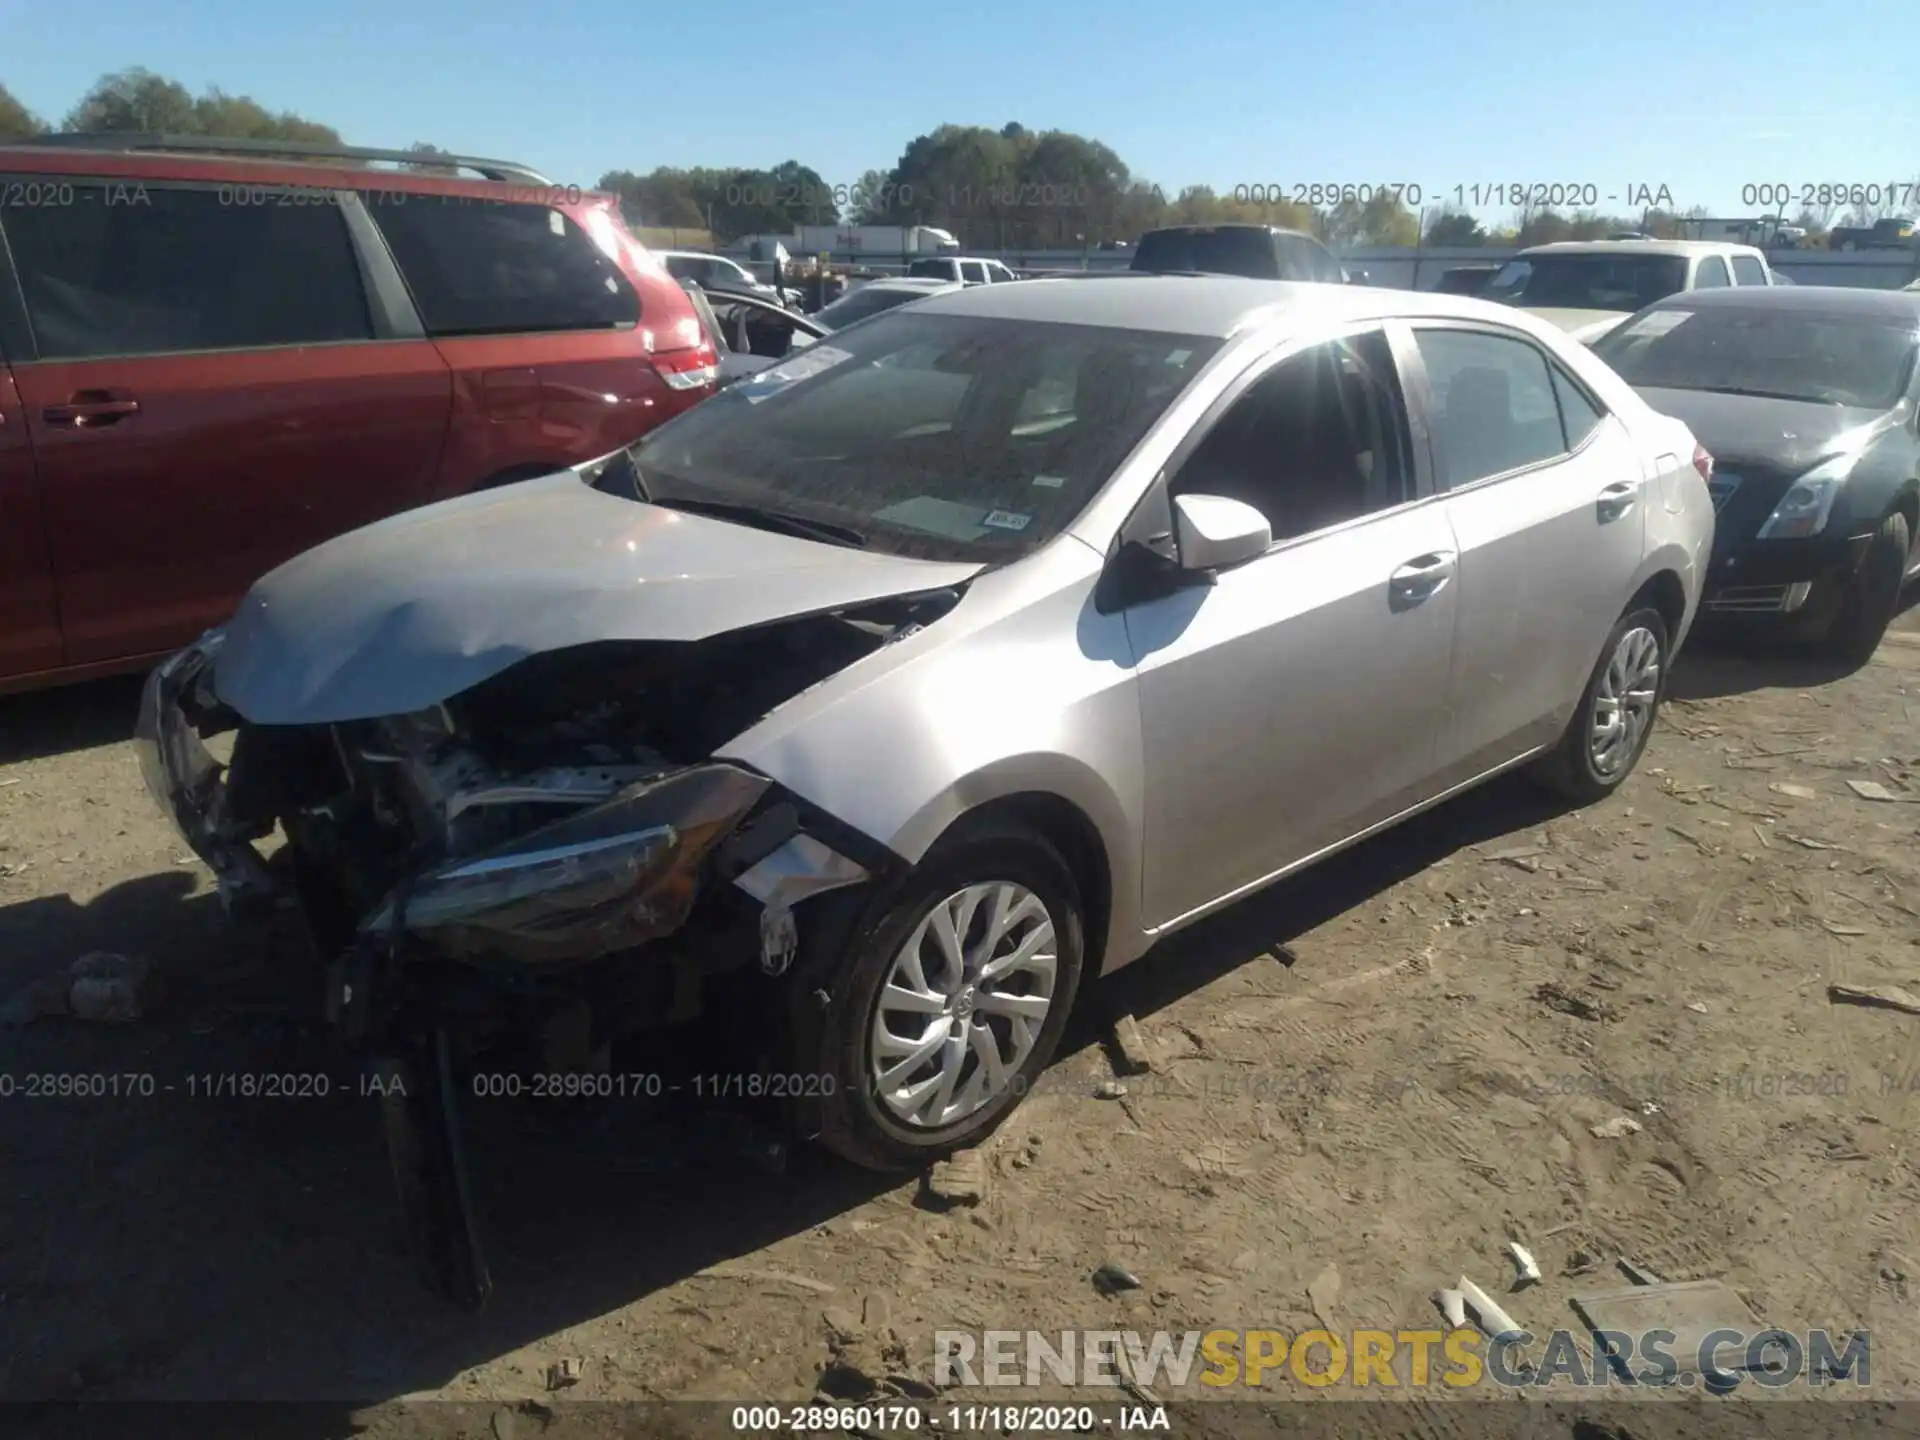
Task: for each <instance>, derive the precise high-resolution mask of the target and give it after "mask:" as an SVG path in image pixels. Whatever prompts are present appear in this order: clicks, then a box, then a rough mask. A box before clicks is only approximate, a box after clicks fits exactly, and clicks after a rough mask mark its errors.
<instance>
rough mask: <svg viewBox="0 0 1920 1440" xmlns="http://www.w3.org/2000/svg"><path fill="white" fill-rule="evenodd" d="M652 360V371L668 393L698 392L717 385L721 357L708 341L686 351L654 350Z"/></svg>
mask: <svg viewBox="0 0 1920 1440" xmlns="http://www.w3.org/2000/svg"><path fill="white" fill-rule="evenodd" d="M652 358H653V368H654V372H655V373H656V374H657V375H659V377H660V378H661V379H662V380H664V381H666V382H667V388H668V389H669V390H699V389H703V388H705V387H706V386H709V385H715V384H718V383H719V380H720V356H719V354H718V352H717V351H715V350H714V348H713V346H712V344H711V343H710V342H708V341H705V340H702V341H701V342H700V343H699V344H698V345H695V346H693V347H692V348H691V349H688V350H667V351H659V350H656V351H655V352H654V353H653V357H652Z"/></svg>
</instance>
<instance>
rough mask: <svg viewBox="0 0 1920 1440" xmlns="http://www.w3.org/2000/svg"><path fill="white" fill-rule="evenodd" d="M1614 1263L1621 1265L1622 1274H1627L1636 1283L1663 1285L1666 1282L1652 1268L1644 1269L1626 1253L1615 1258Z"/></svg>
mask: <svg viewBox="0 0 1920 1440" xmlns="http://www.w3.org/2000/svg"><path fill="white" fill-rule="evenodd" d="M1614 1264H1616V1265H1618V1266H1619V1267H1620V1273H1621V1274H1623V1275H1625V1276H1626V1277H1627V1279H1629V1280H1631V1281H1632V1282H1633V1283H1634V1284H1636V1285H1661V1284H1664V1283H1665V1282H1664V1281H1662V1280H1661V1278H1660V1277H1659V1276H1658V1275H1656V1274H1654V1273H1653V1272H1652V1271H1651V1270H1642V1269H1641V1268H1640V1267H1639V1266H1638V1265H1636V1264H1634V1263H1633V1262H1632V1261H1631V1260H1629V1259H1627V1257H1626V1256H1624V1255H1622V1256H1620V1257H1619V1259H1617V1260H1615V1261H1614Z"/></svg>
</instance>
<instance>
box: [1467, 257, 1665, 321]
mask: <svg viewBox="0 0 1920 1440" xmlns="http://www.w3.org/2000/svg"><path fill="white" fill-rule="evenodd" d="M1686 288H1687V262H1686V257H1684V256H1681V255H1530V256H1522V257H1521V258H1519V259H1517V260H1511V261H1509V262H1508V263H1507V264H1506V266H1505V267H1504V268H1503V269H1502V270H1501V271H1500V273H1499V274H1498V275H1496V276H1494V277H1493V283H1492V284H1491V285H1489V286H1488V287H1487V289H1486V291H1485V295H1486V298H1487V299H1489V300H1503V301H1505V302H1506V303H1507V304H1509V305H1527V306H1532V307H1534V308H1536V309H1542V310H1629V311H1631V310H1642V309H1645V308H1646V307H1647V306H1649V305H1651V304H1653V302H1654V301H1656V300H1664V299H1666V297H1667V296H1669V295H1672V294H1675V293H1676V292H1678V291H1681V290H1684V289H1686Z"/></svg>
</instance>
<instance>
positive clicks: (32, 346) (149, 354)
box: [0, 173, 426, 365]
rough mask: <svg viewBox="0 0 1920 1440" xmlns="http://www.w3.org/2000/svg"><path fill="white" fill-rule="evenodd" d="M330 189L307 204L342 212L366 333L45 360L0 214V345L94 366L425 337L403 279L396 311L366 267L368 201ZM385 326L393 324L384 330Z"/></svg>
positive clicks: (153, 184)
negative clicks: (363, 228)
mask: <svg viewBox="0 0 1920 1440" xmlns="http://www.w3.org/2000/svg"><path fill="white" fill-rule="evenodd" d="M14 178H16V177H14V176H11V175H8V174H0V186H4V185H6V184H7V183H10V181H11V180H12V179H14ZM30 178H32V179H33V180H34V181H35V182H37V183H39V184H43V185H46V184H52V185H71V186H73V187H75V188H76V189H77V188H79V187H81V186H87V187H90V188H96V189H97V188H108V189H111V188H113V187H114V186H115V185H116V184H118V185H120V186H121V188H135V187H137V188H138V189H140V190H143V191H147V192H149V193H150V192H153V191H156V190H164V191H196V192H198V191H211V192H212V193H213V195H214V196H215V198H216V199H217V198H218V196H219V194H220V192H221V191H222V190H238V189H248V190H261V191H272V190H288V191H291V190H293V189H295V188H296V187H294V186H291V185H266V184H260V185H253V184H250V183H249V182H246V181H240V180H221V181H213V180H174V179H169V178H166V177H160V178H157V179H148V178H146V177H144V176H142V177H139V178H137V179H127V180H121V179H119V178H118V177H115V176H110V175H86V174H80V173H75V174H59V175H53V174H47V175H41V174H37V173H36V174H34V175H33V176H32V177H30ZM318 188H319V187H314V189H315V191H317V190H318ZM332 193H333V197H334V203H333V204H331V205H318V204H317V205H314V206H312V207H310V208H316V209H322V210H337V211H339V212H340V219H341V228H342V229H343V230H344V231H345V232H346V238H347V246H348V250H349V252H350V253H351V255H352V257H353V267H354V270H355V272H356V273H357V274H358V275H359V278H360V291H361V296H362V298H363V299H364V300H365V302H366V306H367V320H368V324H369V328H370V329H371V330H372V331H373V333H372V334H371V335H369V336H364V337H360V338H356V339H348V340H288V341H282V342H280V343H278V344H274V345H217V346H205V347H198V348H195V349H191V350H140V351H125V352H121V351H115V352H114V353H112V354H110V355H87V356H82V357H78V358H75V357H71V356H56V357H54V358H52V359H48V358H46V357H45V356H43V355H41V353H40V340H39V336H38V335H37V334H36V332H35V331H34V328H33V320H32V317H31V315H30V314H29V313H28V311H27V296H26V286H25V284H24V283H23V282H22V280H21V278H20V272H19V268H18V267H17V266H16V265H15V264H14V261H13V251H12V247H11V246H10V245H9V243H8V241H7V235H6V221H5V219H4V217H0V279H4V280H5V282H6V283H5V284H4V285H0V349H5V350H8V351H12V352H13V359H12V362H11V363H13V364H15V365H98V364H102V363H113V364H118V363H121V362H132V361H139V360H167V359H177V358H179V357H180V356H183V355H267V354H272V353H273V352H274V351H277V350H335V349H339V348H340V347H342V346H346V345H377V344H379V343H380V342H381V341H389V340H408V339H424V338H425V336H426V331H425V329H424V328H421V329H419V330H418V331H417V332H416V333H412V334H410V333H408V330H407V314H411V315H412V319H413V323H414V324H415V325H416V326H418V325H419V315H418V313H417V312H414V311H413V306H412V300H411V298H406V297H407V292H406V289H405V286H404V283H402V286H401V290H400V294H401V296H402V297H403V298H405V299H406V314H396V313H395V312H394V311H393V310H392V308H391V304H392V299H393V296H392V294H391V292H390V291H387V290H385V289H383V288H382V287H381V286H380V285H379V284H378V282H377V280H376V275H375V272H374V270H373V269H370V267H369V264H368V260H369V256H368V255H367V253H366V250H365V248H364V247H363V245H362V242H361V239H360V236H359V234H358V233H356V223H355V216H356V215H357V216H358V217H359V219H360V220H361V221H362V222H364V223H365V224H366V225H369V226H371V225H372V223H373V221H372V218H371V217H370V216H369V215H368V214H367V211H366V202H365V200H364V199H362V198H361V194H360V192H359V191H358V190H344V189H340V188H337V187H333V189H332ZM263 208H264V207H263ZM376 238H379V239H380V243H381V245H382V246H383V247H384V245H385V243H386V242H385V239H384V238H382V237H379V236H378V235H377V232H376ZM388 263H389V265H391V264H392V257H391V256H389V257H388ZM393 278H394V279H395V280H396V281H398V280H399V268H398V267H397V266H394V267H393ZM16 306H17V307H18V313H17V318H16V315H15V314H13V313H10V312H12V311H13V310H14V307H16ZM10 325H17V326H18V333H16V334H14V335H13V336H11V339H12V340H13V341H14V343H13V344H12V345H9V344H8V343H7V342H8V340H9V338H10V337H9V333H8V327H9V326H10ZM388 327H391V328H390V329H388ZM383 331H385V333H383Z"/></svg>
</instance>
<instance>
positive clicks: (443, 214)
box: [371, 195, 691, 336]
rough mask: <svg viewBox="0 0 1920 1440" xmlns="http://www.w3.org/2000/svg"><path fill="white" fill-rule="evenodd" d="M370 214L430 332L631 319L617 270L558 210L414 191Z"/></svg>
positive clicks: (607, 324) (525, 329) (506, 331)
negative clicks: (400, 203)
mask: <svg viewBox="0 0 1920 1440" xmlns="http://www.w3.org/2000/svg"><path fill="white" fill-rule="evenodd" d="M371 213H372V214H373V216H374V218H375V220H376V221H378V223H379V226H380V230H381V232H382V233H383V234H384V235H385V236H386V237H387V243H388V244H389V245H390V246H392V247H393V257H394V259H395V261H397V262H398V264H399V266H400V273H401V274H402V275H403V276H405V277H406V282H407V287H408V289H409V290H411V291H412V292H413V301H414V304H415V305H417V306H418V307H419V309H420V318H421V320H422V321H424V322H425V324H426V327H427V333H428V334H430V335H434V336H459V335H516V334H528V333H535V332H539V331H554V330H613V329H618V328H619V327H621V326H623V325H632V324H634V323H636V322H637V321H638V320H639V318H640V299H639V296H637V295H636V294H635V293H634V290H633V286H632V285H631V284H629V283H628V281H627V277H626V276H625V275H623V274H621V273H620V267H619V266H617V265H615V264H614V262H613V261H612V260H611V259H609V258H608V257H607V255H606V254H605V253H604V252H603V251H602V250H601V249H600V247H599V246H597V245H595V244H594V243H593V240H592V239H591V237H589V236H588V234H587V232H586V231H584V230H582V229H581V228H580V227H579V226H578V225H576V224H574V223H573V221H572V220H570V219H568V218H567V216H565V215H564V214H562V213H561V212H560V211H558V210H554V209H550V208H549V207H547V206H545V205H521V204H513V203H508V202H505V201H495V200H473V199H468V198H467V197H465V196H461V195H447V196H431V195H415V196H410V197H409V198H408V200H407V203H406V204H404V205H382V206H377V207H374V209H373V211H372V212H371ZM690 278H691V277H690Z"/></svg>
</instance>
